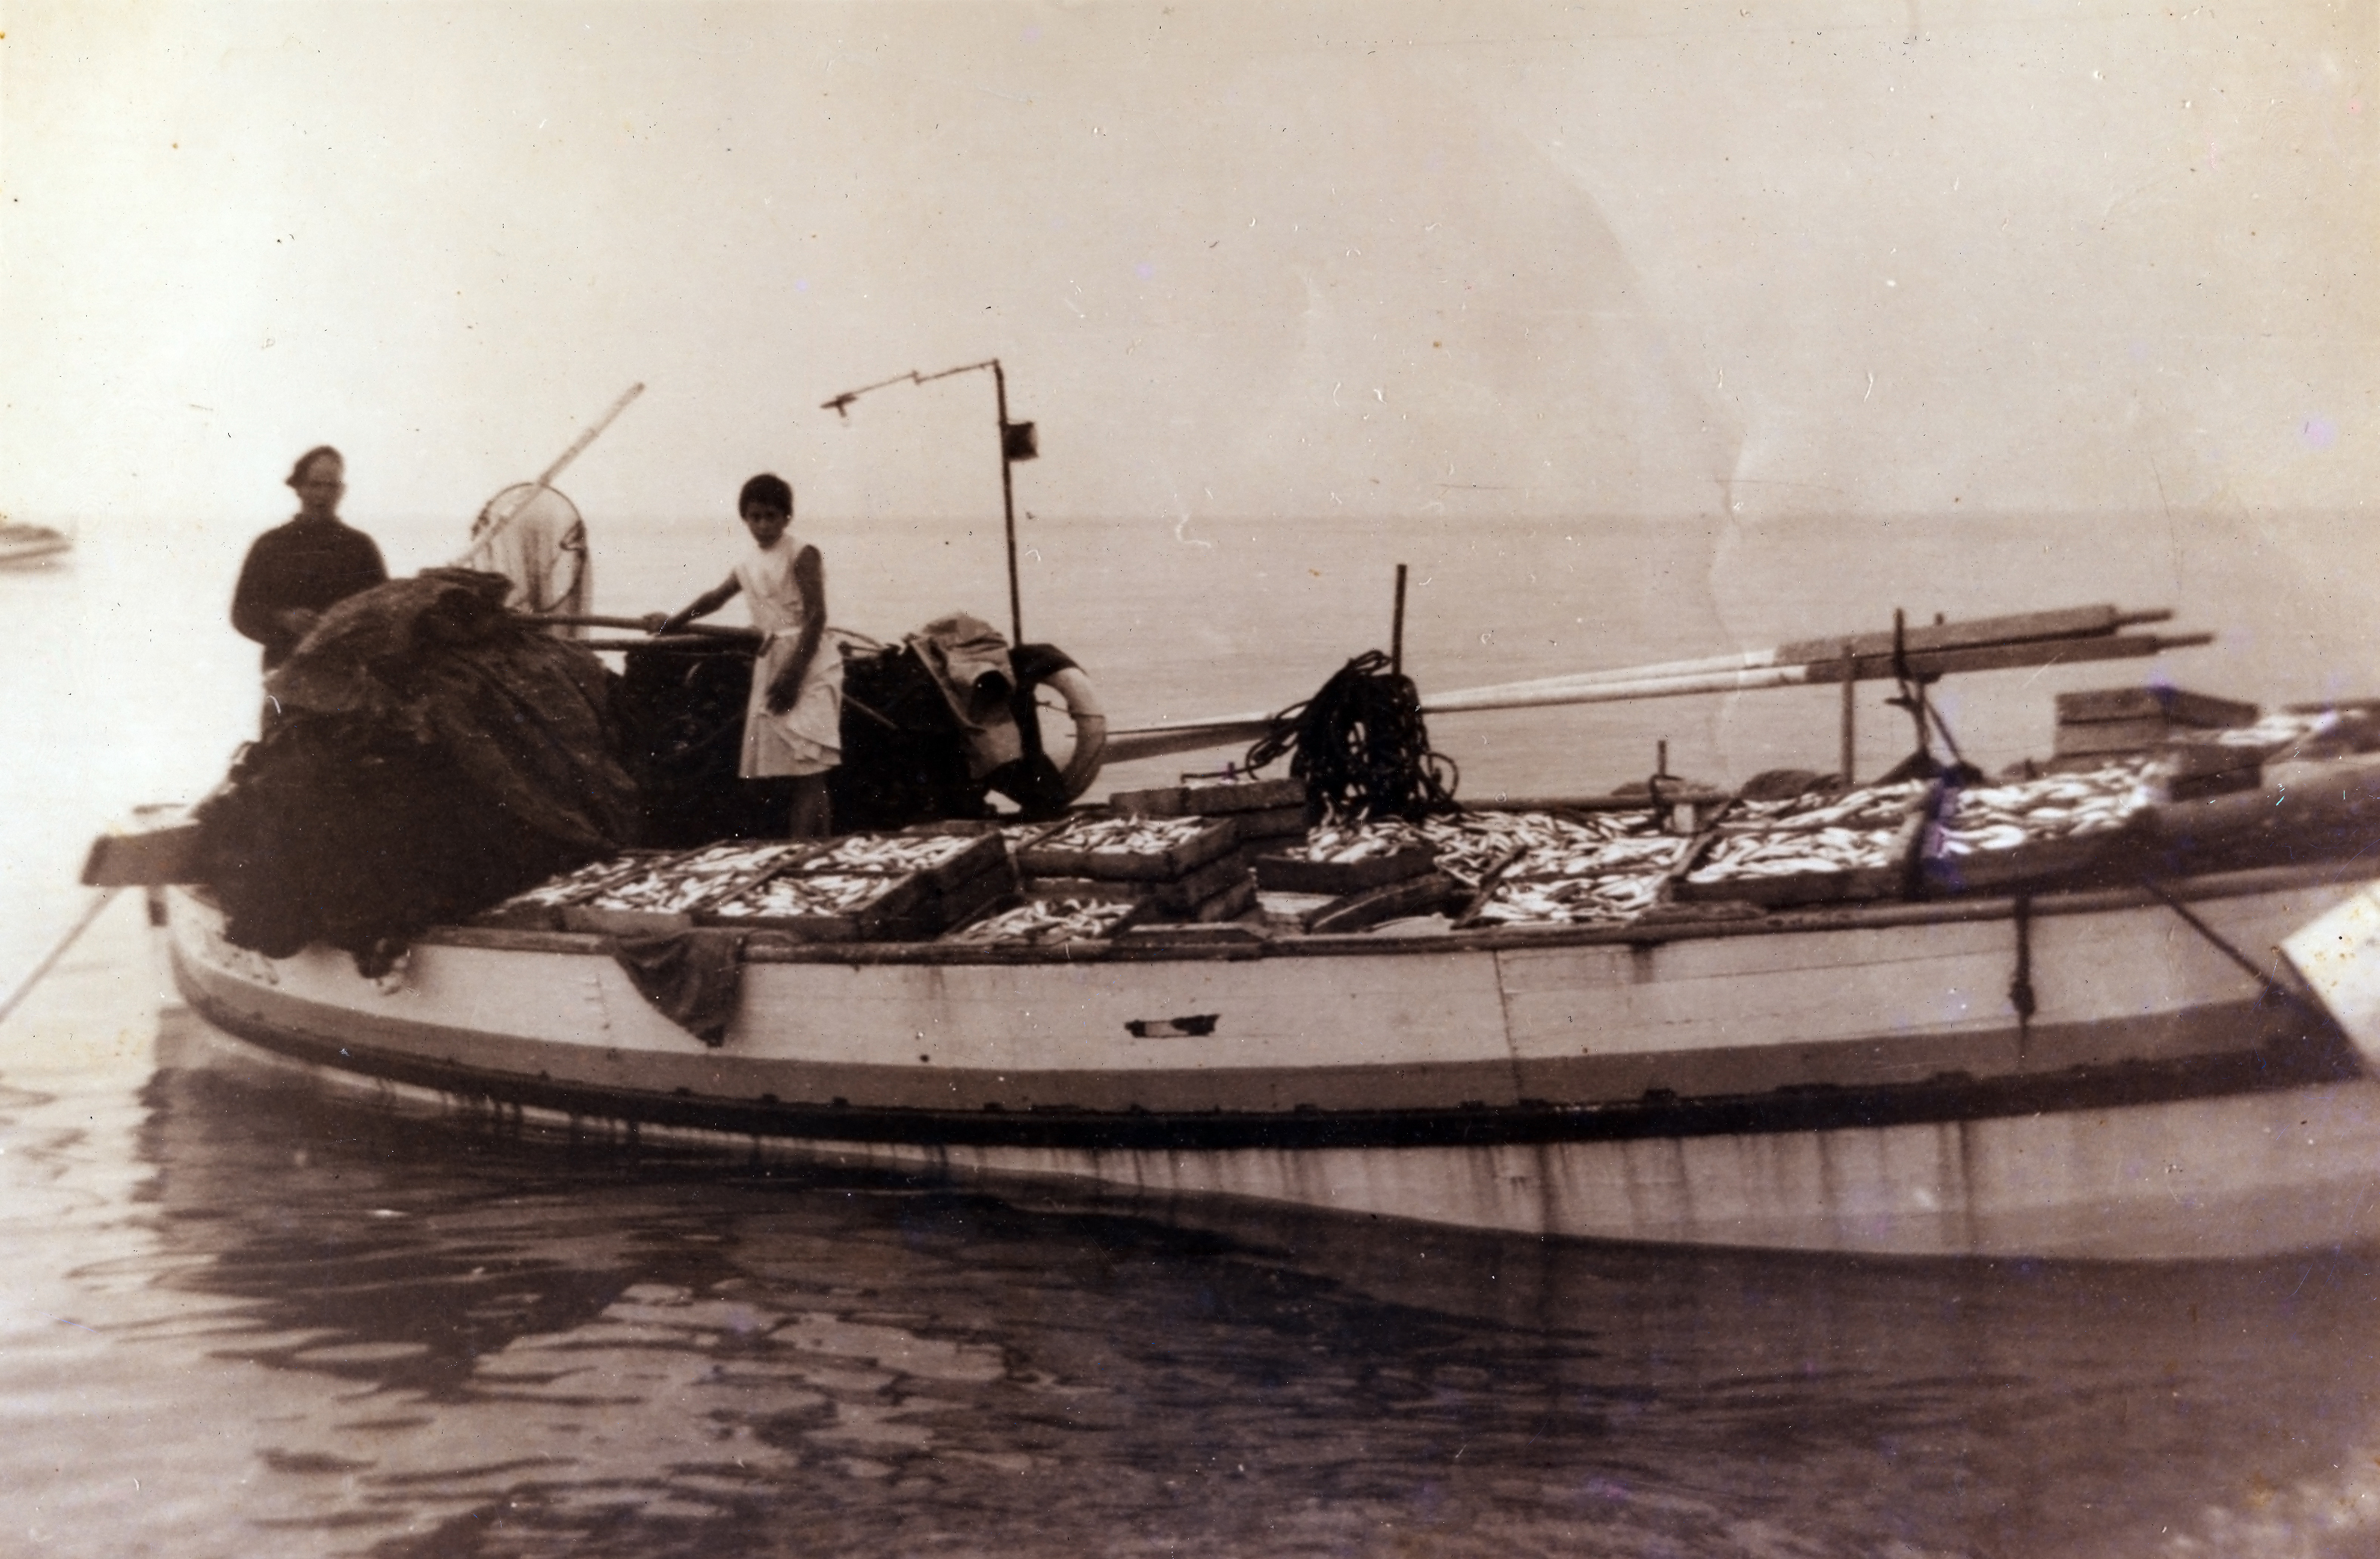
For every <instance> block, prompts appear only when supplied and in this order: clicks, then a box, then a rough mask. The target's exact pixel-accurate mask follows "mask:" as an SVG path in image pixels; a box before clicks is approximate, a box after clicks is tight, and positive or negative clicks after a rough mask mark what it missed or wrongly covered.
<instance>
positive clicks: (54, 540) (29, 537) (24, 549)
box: [0, 519, 74, 568]
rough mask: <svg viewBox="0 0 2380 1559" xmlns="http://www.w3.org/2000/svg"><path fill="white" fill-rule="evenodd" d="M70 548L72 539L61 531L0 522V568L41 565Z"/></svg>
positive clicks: (15, 522) (43, 526)
mask: <svg viewBox="0 0 2380 1559" xmlns="http://www.w3.org/2000/svg"><path fill="white" fill-rule="evenodd" d="M73 546H74V538H73V537H71V536H69V535H67V533H66V532H65V531H63V530H53V529H51V528H50V527H49V526H46V525H28V524H24V523H22V522H19V521H16V520H8V519H0V568H21V567H31V566H38V565H41V564H44V563H47V562H48V561H49V560H50V559H52V558H54V557H56V556H57V555H58V554H61V553H64V552H67V551H68V550H70V549H71V548H72V547H73Z"/></svg>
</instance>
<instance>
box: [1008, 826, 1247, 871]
mask: <svg viewBox="0 0 2380 1559" xmlns="http://www.w3.org/2000/svg"><path fill="white" fill-rule="evenodd" d="M1238 841H1239V834H1238V832H1237V830H1236V829H1235V828H1234V827H1233V823H1232V822H1231V820H1230V819H1229V818H1208V817H1178V818H1130V817H1110V818H1101V817H1083V818H1075V819H1073V820H1071V821H1069V822H1065V823H1062V824H1061V825H1060V826H1059V827H1057V828H1055V829H1052V830H1050V831H1049V832H1048V833H1045V834H1041V835H1039V836H1038V837H1037V838H1035V839H1034V840H1033V841H1032V842H1031V843H1029V844H1026V846H1023V847H1022V848H1020V849H1019V850H1018V851H1017V852H1016V864H1017V867H1018V869H1019V870H1021V871H1023V872H1024V873H1025V874H1026V876H1028V877H1091V878H1096V879H1099V880H1100V881H1104V882H1145V883H1162V882H1168V881H1171V880H1172V879H1174V878H1177V877H1184V876H1187V875H1188V874H1189V873H1191V872H1192V871H1196V870H1197V869H1198V868H1199V867H1201V866H1204V865H1206V864H1207V863H1208V861H1210V860H1213V859H1216V858H1217V857H1218V856H1222V855H1228V854H1229V853H1230V852H1231V850H1232V847H1233V846H1234V845H1235V844H1237V843H1238Z"/></svg>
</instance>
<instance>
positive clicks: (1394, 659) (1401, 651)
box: [1389, 563, 1405, 676]
mask: <svg viewBox="0 0 2380 1559" xmlns="http://www.w3.org/2000/svg"><path fill="white" fill-rule="evenodd" d="M1404 674H1405V566H1404V565H1403V564H1402V563H1400V564H1398V565H1397V606H1396V613H1395V615H1394V616H1393V617H1392V618H1391V619H1390V623H1389V675H1390V676H1403V675H1404Z"/></svg>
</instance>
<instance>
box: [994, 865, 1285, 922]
mask: <svg viewBox="0 0 2380 1559" xmlns="http://www.w3.org/2000/svg"><path fill="white" fill-rule="evenodd" d="M1243 885H1246V886H1248V887H1249V889H1250V891H1251V892H1253V891H1254V879H1253V878H1252V877H1251V876H1250V875H1249V872H1248V869H1247V867H1246V866H1245V864H1244V863H1242V861H1241V860H1240V858H1239V857H1238V856H1237V855H1220V856H1217V857H1216V858H1215V859H1212V860H1210V861H1208V863H1207V864H1206V865H1204V866H1199V867H1194V868H1192V869H1191V870H1190V871H1186V872H1184V874H1183V875H1181V876H1179V877H1175V878H1172V879H1170V880H1168V881H1165V882H1151V881H1147V880H1134V879H1127V878H1116V879H1106V880H1102V879H1100V878H1096V877H1036V878H1035V879H1034V880H1033V891H1034V893H1035V894H1037V895H1040V896H1041V897H1044V898H1056V897H1065V896H1068V895H1081V896H1090V897H1101V896H1115V897H1123V898H1130V899H1134V900H1137V901H1142V902H1146V903H1147V905H1148V907H1149V912H1150V914H1151V915H1153V916H1162V917H1169V918H1182V917H1188V918H1191V919H1196V918H1197V917H1198V916H1199V914H1200V913H1201V912H1202V911H1207V910H1208V909H1209V908H1210V907H1211V906H1212V905H1213V904H1214V901H1216V900H1218V899H1222V898H1226V897H1228V896H1229V895H1233V894H1234V893H1237V892H1238V891H1239V889H1240V888H1241V887H1242V886H1243Z"/></svg>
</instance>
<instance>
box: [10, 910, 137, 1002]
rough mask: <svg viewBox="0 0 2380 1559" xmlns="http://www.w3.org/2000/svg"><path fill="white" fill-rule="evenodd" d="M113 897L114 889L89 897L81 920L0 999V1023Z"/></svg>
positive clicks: (89, 926) (64, 954)
mask: <svg viewBox="0 0 2380 1559" xmlns="http://www.w3.org/2000/svg"><path fill="white" fill-rule="evenodd" d="M114 899H115V889H114V888H106V889H103V890H102V891H101V892H99V893H97V894H94V895H91V902H90V903H89V904H86V905H84V906H83V910H82V916H81V918H80V919H79V920H76V921H75V923H74V924H73V925H71V926H68V927H67V934H66V935H64V936H62V937H60V938H58V940H57V942H56V944H55V945H53V946H52V947H51V948H50V950H49V951H48V952H47V953H44V954H42V961H41V962H40V963H38V964H35V965H34V966H33V972H32V973H30V974H29V975H27V976H26V977H25V978H24V979H23V980H19V981H18V984H17V988H16V989H15V990H14V991H11V992H9V993H8V994H7V995H6V998H0V1023H6V1021H7V1020H8V1015H9V1014H10V1013H12V1012H14V1011H16V1010H17V1004H18V1002H21V1001H23V1000H24V999H25V998H26V997H27V996H28V995H30V994H31V993H32V990H33V987H34V986H35V985H37V984H39V983H40V981H41V978H42V976H43V975H45V974H47V973H49V972H50V967H51V966H52V965H53V964H55V963H56V962H57V961H58V960H59V959H60V958H63V957H65V956H66V954H67V948H69V947H72V946H73V945H74V944H75V939H76V938H77V937H79V936H80V935H82V933H83V932H87V931H89V930H90V929H91V922H92V921H93V920H98V919H99V912H100V911H101V910H103V909H104V908H106V907H108V905H109V903H110V902H111V901H113V900H114Z"/></svg>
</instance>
